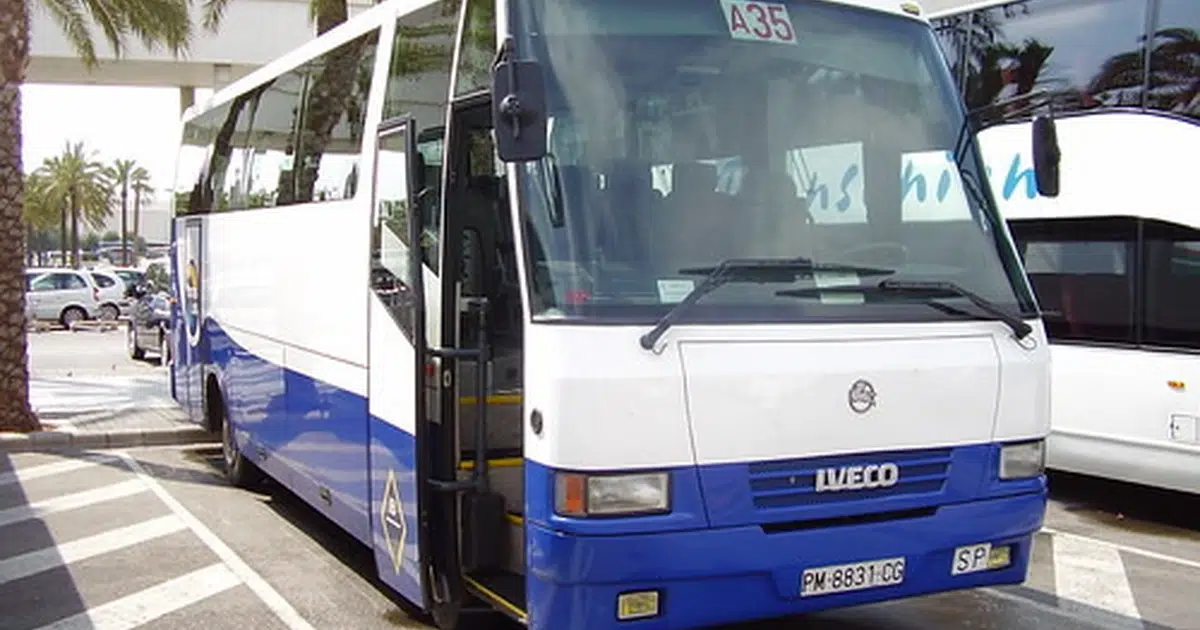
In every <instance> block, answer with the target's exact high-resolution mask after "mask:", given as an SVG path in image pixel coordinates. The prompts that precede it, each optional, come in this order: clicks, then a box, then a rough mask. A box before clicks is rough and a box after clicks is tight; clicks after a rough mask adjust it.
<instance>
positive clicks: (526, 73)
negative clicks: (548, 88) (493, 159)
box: [492, 61, 546, 162]
mask: <svg viewBox="0 0 1200 630" xmlns="http://www.w3.org/2000/svg"><path fill="white" fill-rule="evenodd" d="M492 120H493V121H495V125H496V152H497V153H498V154H499V155H500V159H501V160H504V161H505V162H527V161H531V160H538V159H541V158H542V156H544V155H546V94H545V84H544V82H543V79H542V68H541V66H540V65H539V64H538V63H537V62H536V61H502V62H501V63H499V64H497V65H496V66H495V68H494V69H493V71H492Z"/></svg>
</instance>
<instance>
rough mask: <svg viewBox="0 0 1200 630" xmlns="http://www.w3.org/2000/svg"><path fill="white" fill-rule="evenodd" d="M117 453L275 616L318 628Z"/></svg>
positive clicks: (302, 629) (299, 629)
mask: <svg viewBox="0 0 1200 630" xmlns="http://www.w3.org/2000/svg"><path fill="white" fill-rule="evenodd" d="M116 455H117V456H118V457H120V458H121V460H122V461H124V462H125V464H126V465H127V466H129V468H130V469H131V470H133V472H134V474H136V475H137V476H138V478H139V479H141V480H142V482H144V483H145V484H146V485H147V486H149V488H150V490H151V491H152V492H154V494H156V495H158V498H159V499H161V500H162V502H163V503H166V504H167V507H169V508H171V511H172V512H174V513H175V514H176V515H177V516H179V518H180V519H182V520H183V522H184V523H186V524H187V526H188V528H189V529H191V530H192V533H194V534H196V536H197V537H199V538H200V540H202V541H204V544H205V545H208V548H209V549H212V550H213V553H215V554H217V557H219V558H221V560H222V561H224V562H225V564H226V566H228V567H229V569H230V570H231V571H233V573H234V574H235V575H237V577H238V578H240V579H241V580H242V582H244V583H245V584H246V586H248V587H250V590H252V591H254V594H255V595H258V598H259V599H261V600H262V601H263V603H264V604H266V605H267V608H270V609H271V611H272V612H274V613H275V616H277V617H279V620H280V621H282V622H283V623H284V625H286V626H287V627H288V628H290V629H291V630H315V629H314V628H313V627H312V625H311V624H309V623H308V621H306V620H305V619H304V617H301V616H300V613H298V612H296V609H295V608H292V605H291V604H289V603H288V601H287V600H286V599H284V598H283V596H282V595H280V594H279V592H278V591H276V590H275V589H274V588H271V585H270V584H268V583H267V581H266V580H264V579H263V578H262V576H261V575H259V574H258V573H256V572H255V571H254V569H251V568H250V565H248V564H246V562H245V561H244V560H242V559H241V558H240V557H239V556H238V555H237V554H236V553H234V551H233V550H232V549H230V548H229V546H228V545H226V544H225V542H224V541H222V540H221V539H220V538H219V537H218V536H217V535H216V534H214V533H213V532H212V530H210V529H208V528H207V527H205V526H204V523H201V522H200V520H199V519H197V518H196V517H195V516H193V515H192V513H191V512H189V511H188V510H187V508H185V507H183V504H182V503H180V502H179V501H178V500H176V499H175V497H173V496H171V495H170V493H168V492H167V491H166V490H165V489H164V488H163V487H162V486H161V485H159V483H158V482H157V481H155V479H154V478H153V477H151V476H150V475H149V474H148V473H147V472H146V470H145V469H144V468H142V465H141V464H139V463H137V460H135V459H133V458H132V457H130V456H129V454H127V453H117V454H116Z"/></svg>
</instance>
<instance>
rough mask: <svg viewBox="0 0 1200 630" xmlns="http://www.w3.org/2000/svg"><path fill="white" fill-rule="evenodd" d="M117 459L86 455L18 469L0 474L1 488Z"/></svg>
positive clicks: (105, 455) (102, 455) (101, 455)
mask: <svg viewBox="0 0 1200 630" xmlns="http://www.w3.org/2000/svg"><path fill="white" fill-rule="evenodd" d="M115 459H116V457H115V456H113V455H108V454H94V455H85V456H83V457H78V458H74V459H68V460H65V461H59V462H54V463H52V464H42V465H40V466H30V467H29V468H25V469H17V470H14V471H12V472H6V473H0V486H7V485H10V484H14V483H25V482H27V481H32V480H34V479H41V478H42V477H49V476H51V475H59V474H62V473H66V472H71V471H73V470H79V469H80V468H88V467H90V466H96V465H98V464H102V463H104V462H111V461H114V460H115Z"/></svg>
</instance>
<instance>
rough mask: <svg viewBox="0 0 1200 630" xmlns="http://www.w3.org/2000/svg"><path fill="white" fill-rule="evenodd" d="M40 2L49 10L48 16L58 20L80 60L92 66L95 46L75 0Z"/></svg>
mask: <svg viewBox="0 0 1200 630" xmlns="http://www.w3.org/2000/svg"><path fill="white" fill-rule="evenodd" d="M42 4H44V5H45V7H46V9H47V10H48V11H50V16H51V17H53V18H54V21H55V22H58V26H59V28H61V29H62V32H63V35H64V36H66V38H67V41H69V42H70V43H71V46H72V47H73V48H74V49H75V52H77V53H79V57H80V60H81V61H83V64H84V65H85V66H87V67H89V68H94V67H95V66H96V64H97V61H96V46H95V44H94V43H93V42H92V31H91V29H89V28H88V24H87V18H86V17H85V16H84V12H83V10H82V9H81V8H80V7H79V3H78V2H77V0H42Z"/></svg>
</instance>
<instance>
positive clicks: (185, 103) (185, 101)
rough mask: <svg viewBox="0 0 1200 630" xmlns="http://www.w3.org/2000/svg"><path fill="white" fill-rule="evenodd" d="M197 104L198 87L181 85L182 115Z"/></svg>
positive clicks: (180, 109)
mask: <svg viewBox="0 0 1200 630" xmlns="http://www.w3.org/2000/svg"><path fill="white" fill-rule="evenodd" d="M195 104H196V88H195V87H194V86H191V85H181V86H179V115H180V116H182V115H183V112H185V111H187V108H189V107H191V106H192V105H195Z"/></svg>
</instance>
